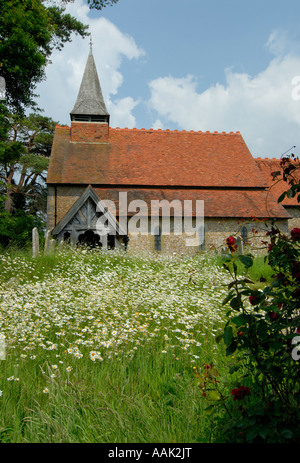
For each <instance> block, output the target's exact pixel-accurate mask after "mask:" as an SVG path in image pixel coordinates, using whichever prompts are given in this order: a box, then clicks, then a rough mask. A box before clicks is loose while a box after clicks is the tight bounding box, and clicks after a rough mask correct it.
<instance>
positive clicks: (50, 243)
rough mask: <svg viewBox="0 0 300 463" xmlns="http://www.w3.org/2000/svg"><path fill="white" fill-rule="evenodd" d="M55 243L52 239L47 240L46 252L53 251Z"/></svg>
mask: <svg viewBox="0 0 300 463" xmlns="http://www.w3.org/2000/svg"><path fill="white" fill-rule="evenodd" d="M55 245H56V241H55V240H54V239H51V240H49V246H48V252H53V251H54V250H55Z"/></svg>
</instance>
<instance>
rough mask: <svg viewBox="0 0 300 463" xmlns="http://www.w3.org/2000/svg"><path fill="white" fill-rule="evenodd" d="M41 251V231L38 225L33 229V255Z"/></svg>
mask: <svg viewBox="0 0 300 463" xmlns="http://www.w3.org/2000/svg"><path fill="white" fill-rule="evenodd" d="M39 252H40V242H39V232H38V229H37V228H36V227H34V228H33V229H32V256H33V257H36V256H37V255H38V253H39Z"/></svg>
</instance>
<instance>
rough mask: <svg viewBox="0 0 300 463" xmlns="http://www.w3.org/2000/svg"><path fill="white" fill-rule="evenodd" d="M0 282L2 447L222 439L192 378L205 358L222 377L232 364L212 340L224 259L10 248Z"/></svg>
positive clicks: (220, 322) (221, 315)
mask: <svg viewBox="0 0 300 463" xmlns="http://www.w3.org/2000/svg"><path fill="white" fill-rule="evenodd" d="M0 278H1V280H0V281H1V290H0V335H1V336H2V337H5V359H4V360H0V368H1V370H0V391H1V392H0V442H98V443H101V442H103V443H106V442H109V443H113V442H119V443H126V442H127V443H158V442H164V443H172V442H177V443H188V442H190V443H193V442H212V441H214V440H215V439H220V435H219V434H218V432H217V430H216V423H217V422H218V420H221V419H222V417H221V416H219V415H218V414H214V413H213V412H208V411H207V410H206V407H207V403H206V401H204V400H203V393H202V390H201V387H199V379H197V378H199V374H200V376H201V371H203V368H204V367H203V365H204V364H210V363H213V364H214V365H215V367H216V369H217V371H218V375H219V379H220V383H221V384H226V381H227V372H228V364H229V363H230V362H234V359H232V358H228V357H226V356H225V353H224V346H223V345H222V343H221V344H218V343H216V341H215V338H216V335H217V334H219V333H220V331H221V330H222V328H223V326H224V323H225V322H226V316H225V313H226V309H225V308H224V307H222V301H223V299H224V298H225V296H226V294H227V288H226V284H228V282H229V281H230V278H229V276H228V274H227V273H226V272H225V271H224V269H222V266H221V265H220V262H217V261H216V260H215V259H213V258H209V257H207V256H203V255H198V256H195V257H182V256H173V255H172V256H148V257H140V258H138V257H134V256H130V255H129V254H126V253H118V252H116V253H115V252H113V253H110V252H106V253H105V252H102V253H101V252H96V251H88V250H80V249H77V250H69V249H61V250H59V251H57V252H56V253H55V254H51V255H46V256H44V255H40V256H38V257H36V258H32V257H31V256H30V254H29V253H26V252H23V253H20V252H10V253H3V254H1V255H0ZM196 372H198V376H197V375H196Z"/></svg>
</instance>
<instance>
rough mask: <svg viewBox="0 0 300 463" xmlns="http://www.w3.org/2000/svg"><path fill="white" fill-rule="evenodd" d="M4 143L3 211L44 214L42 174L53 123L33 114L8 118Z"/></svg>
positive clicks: (0, 169)
mask: <svg viewBox="0 0 300 463" xmlns="http://www.w3.org/2000/svg"><path fill="white" fill-rule="evenodd" d="M7 120H8V121H9V130H8V133H7V139H6V140H5V141H4V142H3V143H2V150H1V152H0V179H1V181H2V188H1V190H2V194H3V195H4V197H5V202H4V205H5V210H6V211H7V212H9V213H15V212H16V211H18V210H22V211H24V212H30V213H34V212H36V211H45V187H46V185H45V180H46V177H45V174H46V171H47V167H48V163H49V156H50V152H51V146H52V140H53V134H54V129H55V125H56V122H55V121H53V120H52V119H51V118H49V117H45V116H42V115H41V114H38V113H32V114H30V115H29V116H27V117H25V116H24V117H21V116H19V115H10V116H8V117H7Z"/></svg>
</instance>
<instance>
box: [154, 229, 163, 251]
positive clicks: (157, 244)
mask: <svg viewBox="0 0 300 463" xmlns="http://www.w3.org/2000/svg"><path fill="white" fill-rule="evenodd" d="M154 250H155V251H161V228H160V227H156V228H155V230H154Z"/></svg>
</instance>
